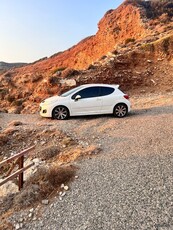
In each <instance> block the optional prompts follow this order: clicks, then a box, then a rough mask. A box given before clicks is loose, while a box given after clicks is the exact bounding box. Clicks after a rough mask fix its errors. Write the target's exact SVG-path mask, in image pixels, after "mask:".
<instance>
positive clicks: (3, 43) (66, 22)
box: [0, 0, 123, 63]
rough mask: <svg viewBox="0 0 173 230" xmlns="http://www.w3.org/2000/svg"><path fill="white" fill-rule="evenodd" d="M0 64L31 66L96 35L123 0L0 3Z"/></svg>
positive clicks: (6, 1) (5, 1) (3, 0)
mask: <svg viewBox="0 0 173 230" xmlns="http://www.w3.org/2000/svg"><path fill="white" fill-rule="evenodd" d="M0 1H1V8H0V25H1V32H2V33H1V37H0V50H1V52H0V62H6V63H32V62H35V61H37V60H39V59H41V58H44V57H47V58H48V57H50V56H52V55H53V54H55V53H57V52H62V51H65V50H67V49H69V48H71V47H72V46H73V45H76V44H77V43H78V42H80V41H81V40H82V39H84V38H86V37H88V36H91V35H95V34H96V32H97V31H98V27H97V24H98V22H99V21H100V20H101V18H102V17H103V16H104V14H105V13H106V12H107V11H108V10H110V9H116V8H117V7H118V6H119V5H120V4H121V3H122V2H123V0H118V1H116V2H115V1H113V0H108V1H106V2H101V3H100V2H99V0H95V1H94V2H93V1H92V2H91V1H87V2H81V1H79V0H74V1H69V0H65V1H63V3H62V2H61V1H60V0H59V1H58V0H50V1H49V3H47V1H46V0H42V1H41V0H38V1H37V2H36V1H34V0H30V1H27V2H23V1H22V0H16V1H15V2H11V1H10V0H0Z"/></svg>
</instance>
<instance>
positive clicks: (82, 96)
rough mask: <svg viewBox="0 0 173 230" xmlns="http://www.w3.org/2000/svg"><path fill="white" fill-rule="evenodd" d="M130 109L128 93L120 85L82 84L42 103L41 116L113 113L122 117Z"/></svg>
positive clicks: (64, 116)
mask: <svg viewBox="0 0 173 230" xmlns="http://www.w3.org/2000/svg"><path fill="white" fill-rule="evenodd" d="M129 111H130V101H129V97H128V95H127V94H124V93H123V92H122V91H121V90H120V89H119V85H108V84H86V85H81V86H78V87H76V88H73V89H71V90H69V91H67V92H66V93H63V94H61V95H60V96H53V97H50V98H47V99H45V100H44V101H42V102H41V103H40V115H41V116H43V117H52V118H54V119H58V120H64V119H67V118H68V117H70V116H81V115H94V114H113V115H114V116H115V117H119V118H121V117H124V116H126V115H127V113H128V112H129Z"/></svg>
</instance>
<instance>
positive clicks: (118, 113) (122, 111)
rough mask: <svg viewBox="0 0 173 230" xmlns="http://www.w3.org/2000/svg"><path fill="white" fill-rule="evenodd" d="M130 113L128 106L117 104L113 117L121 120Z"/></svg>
mask: <svg viewBox="0 0 173 230" xmlns="http://www.w3.org/2000/svg"><path fill="white" fill-rule="evenodd" d="M127 113H128V108H127V105H125V104H123V103H121V104H117V105H116V106H115V107H114V111H113V115H114V116H115V117H119V118H122V117H125V116H126V115H127Z"/></svg>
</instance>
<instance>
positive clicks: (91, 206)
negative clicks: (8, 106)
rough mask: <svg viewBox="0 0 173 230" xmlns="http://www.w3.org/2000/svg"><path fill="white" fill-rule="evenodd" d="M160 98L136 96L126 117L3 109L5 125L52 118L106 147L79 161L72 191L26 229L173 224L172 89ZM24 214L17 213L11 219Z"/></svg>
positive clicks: (164, 227) (160, 229) (86, 141)
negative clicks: (14, 112)
mask: <svg viewBox="0 0 173 230" xmlns="http://www.w3.org/2000/svg"><path fill="white" fill-rule="evenodd" d="M161 98H162V99H161ZM161 98H160V97H159V96H158V97H155V98H150V99H152V100H149V98H148V104H145V105H144V103H143V100H144V99H141V100H139V99H138V100H137V99H136V102H135V103H136V104H135V107H134V108H133V110H132V112H131V114H130V115H129V116H127V117H126V118H124V119H115V118H113V117H112V116H97V117H82V118H71V119H70V120H68V121H55V120H51V119H42V118H40V117H39V116H38V115H36V114H35V115H10V114H6V115H5V117H4V114H1V115H0V119H1V120H0V122H1V126H3V127H5V126H6V124H8V123H9V122H10V121H12V120H16V119H20V120H21V121H23V122H25V123H26V124H27V125H29V126H33V125H34V127H36V126H37V125H38V126H39V125H40V124H42V125H43V124H45V125H46V124H48V123H49V124H51V125H52V126H53V127H57V129H60V130H63V131H64V132H66V133H67V134H69V135H70V136H72V137H73V138H74V139H76V140H77V141H78V142H79V143H80V144H82V145H83V147H86V146H88V145H90V144H94V145H96V146H98V147H99V148H100V149H101V150H102V151H101V152H100V153H99V154H98V155H97V156H96V157H94V158H90V157H89V158H87V159H86V158H85V159H83V160H80V161H78V162H76V165H77V166H78V167H79V171H78V176H79V178H78V179H77V180H75V181H74V183H72V185H71V189H70V191H69V192H68V194H67V195H66V196H65V197H64V198H63V200H62V201H60V200H59V199H58V198H55V199H54V200H53V203H52V204H50V205H48V206H46V207H45V208H44V207H43V212H42V215H41V217H40V218H37V219H36V220H35V221H33V220H32V219H31V220H30V221H29V222H27V223H24V224H23V228H22V229H32V230H33V229H66V230H67V229H69V230H73V229H74V230H76V229H77V230H82V229H90V230H94V229H110V230H112V229H124V230H126V229H155V230H170V229H172V228H173V209H172V208H173V192H172V191H173V190H172V182H173V174H172V168H173V144H172V143H173V102H172V97H171V96H169V95H168V97H167V98H164V99H163V97H161ZM144 101H146V99H145V100H144ZM163 104H164V105H163ZM147 105H148V106H147ZM143 107H144V108H143ZM4 118H5V119H4ZM4 120H5V121H4ZM2 121H3V122H2ZM22 215H24V213H19V214H17V213H16V214H15V216H14V217H13V218H12V219H13V221H14V220H17V219H19V217H21V216H22Z"/></svg>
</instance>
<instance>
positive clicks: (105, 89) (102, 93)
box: [100, 87, 115, 96]
mask: <svg viewBox="0 0 173 230" xmlns="http://www.w3.org/2000/svg"><path fill="white" fill-rule="evenodd" d="M100 88H101V90H100V96H107V95H109V94H111V93H113V92H114V91H115V89H114V88H112V87H100Z"/></svg>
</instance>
